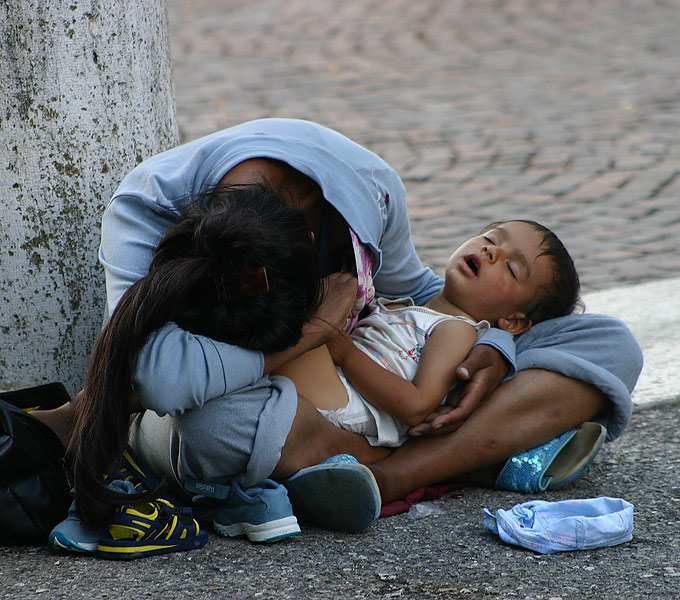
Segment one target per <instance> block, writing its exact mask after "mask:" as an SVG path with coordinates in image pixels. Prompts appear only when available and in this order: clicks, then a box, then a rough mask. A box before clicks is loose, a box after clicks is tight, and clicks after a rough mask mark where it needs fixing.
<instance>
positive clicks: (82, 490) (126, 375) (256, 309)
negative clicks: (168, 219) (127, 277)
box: [69, 184, 321, 525]
mask: <svg viewBox="0 0 680 600" xmlns="http://www.w3.org/2000/svg"><path fill="white" fill-rule="evenodd" d="M244 273H245V274H246V275H248V274H250V276H249V277H250V279H251V280H252V274H253V273H254V276H255V280H254V281H255V285H254V287H253V285H251V284H252V283H253V282H252V281H249V277H244V275H243V274H244ZM263 286H264V287H263ZM267 287H268V291H267ZM320 301H321V280H320V277H319V266H318V252H317V251H316V249H315V246H314V243H313V241H312V237H311V235H310V233H309V227H308V224H307V222H306V219H305V217H304V214H303V213H302V212H301V211H300V210H299V209H297V208H294V207H292V206H289V205H287V204H286V203H285V202H284V201H283V200H282V199H281V197H280V196H278V194H277V193H276V192H275V191H273V190H272V189H271V188H270V187H269V186H268V185H266V184H253V185H245V186H229V187H221V188H218V189H216V190H214V192H213V193H212V194H211V196H210V198H209V199H206V198H202V199H198V200H197V201H195V202H194V203H193V204H191V205H190V206H189V207H188V208H187V209H186V210H185V211H184V212H183V214H182V215H181V216H180V218H179V219H178V220H177V221H176V223H175V224H174V225H173V226H171V227H170V228H169V229H168V230H167V232H166V233H165V235H164V237H163V239H162V240H161V241H160V243H159V244H158V247H157V249H156V252H155V254H154V256H153V259H152V261H151V265H150V268H149V274H148V275H147V276H145V277H143V278H142V279H140V280H139V281H137V282H136V283H135V284H134V285H132V286H131V287H130V288H129V289H128V290H127V291H126V293H125V294H124V295H123V297H122V298H121V300H120V302H119V303H118V305H117V306H116V309H115V310H114V311H113V314H112V315H111V319H110V320H109V322H108V323H107V325H106V326H105V327H104V329H103V330H102V332H101V334H100V335H99V338H98V339H97V342H96V344H95V348H94V351H93V353H92V357H91V359H90V365H89V369H88V373H87V379H86V383H85V388H84V392H83V396H84V398H83V401H82V403H81V405H80V407H79V414H78V418H77V423H76V428H75V431H74V435H73V437H72V438H71V444H70V449H69V456H70V458H71V464H72V474H73V484H74V487H75V490H76V500H77V505H78V510H79V513H80V516H81V518H82V520H83V521H84V522H85V523H86V524H88V525H93V524H97V523H99V522H102V521H104V520H105V519H106V518H107V517H108V516H109V515H110V514H111V511H112V510H113V508H114V507H115V506H119V505H121V504H127V503H134V502H141V501H143V500H145V499H147V498H149V497H151V496H153V495H155V494H156V493H158V491H159V490H152V491H150V492H148V493H146V494H139V495H134V496H132V495H121V494H120V493H117V492H114V491H112V490H110V489H109V488H107V487H106V483H107V481H108V480H110V479H111V478H114V479H115V473H116V471H117V469H118V468H119V460H120V458H121V457H122V455H123V452H124V449H125V445H126V443H127V439H128V429H129V423H130V421H129V419H130V399H131V397H132V394H133V374H134V370H135V365H136V358H137V355H138V353H139V351H140V350H141V349H142V347H143V346H144V344H145V342H146V340H147V338H148V336H149V335H150V334H151V333H152V332H153V331H155V330H157V329H159V328H161V327H162V326H164V325H165V324H166V323H168V322H170V321H173V322H175V323H177V325H178V326H179V327H181V328H182V329H185V330H187V331H189V332H191V333H194V334H197V335H204V336H207V337H210V338H212V339H214V340H218V341H221V342H228V343H230V344H235V345H238V346H241V347H243V348H248V349H252V350H259V351H261V352H264V353H270V352H276V351H279V350H283V349H285V348H287V347H290V346H292V345H294V344H295V343H296V342H298V341H299V339H300V337H301V335H302V327H303V325H304V324H305V323H306V322H307V321H308V320H309V319H310V318H311V317H312V316H313V315H314V313H315V312H316V310H317V308H318V306H319V303H320Z"/></svg>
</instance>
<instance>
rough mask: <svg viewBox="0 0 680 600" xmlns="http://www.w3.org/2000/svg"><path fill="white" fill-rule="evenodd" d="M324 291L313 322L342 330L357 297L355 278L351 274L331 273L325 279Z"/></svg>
mask: <svg viewBox="0 0 680 600" xmlns="http://www.w3.org/2000/svg"><path fill="white" fill-rule="evenodd" d="M324 291H325V295H324V299H323V301H322V302H321V306H320V307H319V310H318V311H317V312H316V315H314V317H315V320H321V321H325V322H326V323H329V324H330V325H333V326H334V327H337V328H339V329H343V328H344V326H345V322H346V321H347V317H348V316H349V313H350V311H351V310H352V306H354V301H355V299H356V297H357V278H356V277H355V276H354V275H352V274H351V273H332V274H331V275H329V276H328V277H326V278H325V290H324Z"/></svg>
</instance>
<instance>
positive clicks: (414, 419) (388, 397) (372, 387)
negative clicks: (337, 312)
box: [328, 321, 477, 425]
mask: <svg viewBox="0 0 680 600" xmlns="http://www.w3.org/2000/svg"><path fill="white" fill-rule="evenodd" d="M476 339H477V336H476V333H475V330H474V328H473V327H472V326H471V325H469V324H467V323H465V322H462V321H444V322H443V323H440V324H439V325H437V326H436V327H435V329H434V331H433V332H432V334H431V336H430V339H429V340H428V342H427V344H425V347H424V348H423V351H422V353H421V356H420V362H419V364H418V371H417V372H416V375H415V377H414V378H413V381H408V380H406V379H403V378H402V377H400V376H399V375H395V374H394V373H391V372H390V371H388V370H387V369H384V368H383V367H381V366H380V365H379V364H378V363H376V362H375V361H374V360H372V359H371V358H370V357H369V356H368V355H367V354H365V353H364V352H362V351H361V350H360V349H359V348H357V347H356V346H355V345H354V343H353V342H352V341H351V339H350V338H349V337H348V336H344V335H338V336H336V337H335V338H333V339H332V340H331V341H330V342H329V344H328V346H329V350H330V351H331V355H332V356H333V360H334V362H335V363H336V364H337V365H338V366H340V368H341V369H342V371H343V373H344V375H345V377H347V379H349V380H350V381H351V382H352V383H353V384H354V386H355V387H356V388H357V390H359V392H360V393H361V394H362V395H363V396H364V398H366V400H368V401H369V402H370V403H371V404H374V405H375V406H377V407H379V408H382V409H383V410H384V411H385V412H387V413H388V414H390V415H392V416H393V417H395V418H397V419H399V420H400V421H403V422H404V423H407V424H409V425H416V424H418V423H421V422H422V421H423V419H425V418H426V417H427V416H428V415H429V414H430V413H431V412H432V411H433V410H434V409H435V407H437V406H438V405H439V403H440V402H441V401H442V399H443V398H444V397H445V396H446V394H447V392H448V391H449V390H450V389H451V386H452V385H453V382H454V381H455V379H456V367H457V366H458V364H459V363H460V362H461V361H462V360H463V359H464V358H465V356H466V355H467V353H468V352H469V351H470V348H471V347H472V345H473V344H474V342H475V340H476ZM452 340H455V342H454V341H452Z"/></svg>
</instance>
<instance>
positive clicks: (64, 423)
mask: <svg viewBox="0 0 680 600" xmlns="http://www.w3.org/2000/svg"><path fill="white" fill-rule="evenodd" d="M82 397H83V392H79V393H78V394H76V396H75V397H74V398H73V400H71V401H70V402H66V404H62V405H61V406H60V407H58V408H52V409H50V410H34V411H33V412H32V413H31V415H32V416H34V417H35V418H36V419H39V420H40V421H42V422H43V423H45V425H47V426H48V427H49V428H50V429H52V431H54V433H56V434H57V437H58V438H59V440H60V441H61V443H62V445H63V446H64V448H66V447H67V446H68V443H69V441H70V439H71V433H73V428H74V426H75V422H76V413H77V408H78V405H79V404H80V401H81V399H82Z"/></svg>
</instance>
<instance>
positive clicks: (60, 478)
mask: <svg viewBox="0 0 680 600" xmlns="http://www.w3.org/2000/svg"><path fill="white" fill-rule="evenodd" d="M68 401H70V397H69V395H68V392H67V391H66V388H65V387H64V386H63V385H62V384H61V383H50V384H46V385H40V386H37V387H33V388H28V389H23V390H16V391H12V392H3V393H0V545H3V546H9V545H15V544H44V543H46V542H47V537H48V536H49V534H50V531H52V528H53V527H54V526H55V525H56V524H57V523H59V522H60V521H62V520H63V519H65V518H66V515H67V513H68V508H69V505H70V504H71V500H72V498H71V495H70V486H69V484H68V481H67V479H66V473H65V470H64V461H63V459H64V448H63V446H62V445H61V442H60V441H59V438H58V437H57V436H56V434H55V433H54V432H53V431H52V430H51V429H50V428H49V427H48V426H47V425H45V424H44V423H42V422H41V421H39V420H38V419H36V418H35V417H32V416H31V415H30V413H29V412H27V409H34V408H41V409H49V408H57V407H58V406H61V405H62V404H64V403H65V402H68Z"/></svg>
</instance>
